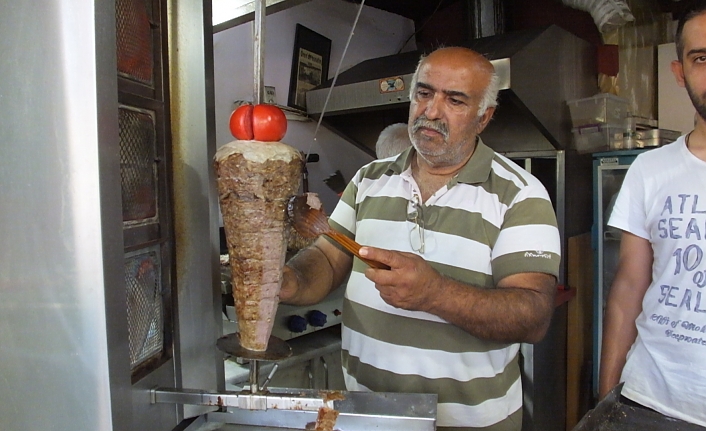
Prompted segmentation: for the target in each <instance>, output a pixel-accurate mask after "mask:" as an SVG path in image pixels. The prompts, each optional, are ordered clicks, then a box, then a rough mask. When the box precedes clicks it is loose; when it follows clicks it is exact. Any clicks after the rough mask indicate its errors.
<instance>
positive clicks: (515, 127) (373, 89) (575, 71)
mask: <svg viewBox="0 0 706 431" xmlns="http://www.w3.org/2000/svg"><path fill="white" fill-rule="evenodd" d="M463 46H466V47H469V48H471V49H473V50H475V51H477V52H480V53H482V54H484V55H485V56H486V57H487V58H488V59H490V60H491V62H492V63H493V65H494V66H495V70H496V73H497V74H498V76H499V78H500V89H501V91H500V94H499V105H498V108H497V109H496V112H495V115H494V117H493V120H492V121H491V122H490V124H489V125H488V127H487V128H486V130H485V131H483V133H482V135H481V137H482V139H483V141H484V142H485V143H486V144H487V145H489V146H490V147H491V148H493V149H495V150H496V151H498V152H517V151H547V150H562V149H567V148H570V147H571V142H572V140H571V121H570V117H569V110H568V107H567V105H566V101H567V100H571V99H577V98H582V97H588V96H592V95H594V94H595V93H597V91H598V88H597V85H596V66H595V48H594V47H593V46H592V45H591V44H589V43H588V42H586V41H585V40H583V39H581V38H579V37H577V36H575V35H573V34H572V33H569V32H568V31H566V30H564V29H562V28H560V27H557V26H554V25H552V26H549V27H542V28H537V29H531V30H526V31H522V32H516V33H506V34H502V35H496V36H491V37H485V38H481V39H475V40H472V41H470V42H468V43H466V44H464V45H463ZM421 55H422V52H421V51H413V52H405V53H401V54H397V55H391V56H387V57H381V58H375V59H371V60H366V61H363V62H362V63H359V64H358V65H356V66H353V67H352V68H350V69H348V70H346V71H344V72H343V73H341V74H340V75H339V77H338V78H337V80H336V85H335V86H334V89H333V91H331V94H330V97H329V88H330V86H331V82H332V81H333V80H330V81H328V82H326V83H324V84H322V85H321V86H320V87H318V88H316V89H314V90H311V91H309V92H308V93H307V112H308V113H309V114H310V115H311V116H312V117H314V118H319V116H320V114H321V112H322V110H324V103H326V99H327V97H328V99H329V100H328V102H327V105H326V108H325V110H324V119H323V123H324V124H325V125H326V126H327V127H328V128H330V129H332V130H333V131H335V132H336V133H338V134H339V135H341V136H343V137H344V138H345V139H347V140H348V141H350V142H352V143H354V144H355V145H357V146H359V147H360V148H362V149H363V150H365V151H366V152H368V153H370V154H371V155H374V148H375V141H376V140H377V136H378V134H379V133H380V131H381V130H382V129H383V128H384V127H385V126H387V125H389V124H392V123H396V122H405V123H406V122H407V118H408V109H409V85H410V82H411V80H412V74H413V73H414V70H415V68H416V66H417V63H418V62H419V58H420V56H421Z"/></svg>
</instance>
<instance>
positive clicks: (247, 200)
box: [215, 141, 303, 351]
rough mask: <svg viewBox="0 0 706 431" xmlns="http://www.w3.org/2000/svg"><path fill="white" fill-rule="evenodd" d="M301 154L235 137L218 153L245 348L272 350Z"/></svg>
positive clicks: (220, 188) (275, 144)
mask: <svg viewBox="0 0 706 431" xmlns="http://www.w3.org/2000/svg"><path fill="white" fill-rule="evenodd" d="M302 163H303V160H302V157H301V153H300V152H299V151H298V150H296V149H294V148H292V147H290V146H288V145H286V144H283V143H280V142H259V141H233V142H231V143H229V144H226V145H224V146H222V147H221V148H219V149H218V151H217V152H216V156H215V168H216V177H217V181H218V196H219V202H220V206H221V214H222V216H223V227H224V230H225V234H226V242H227V244H228V255H229V260H230V267H231V274H232V275H231V282H232V285H233V298H234V300H235V312H236V314H237V316H238V328H239V329H238V333H239V337H240V344H241V346H242V347H244V348H245V349H248V350H252V351H265V350H267V344H268V340H269V338H270V334H271V333H272V326H273V324H274V321H273V319H274V317H275V312H276V311H277V304H278V301H279V290H280V287H281V284H282V268H283V266H284V262H285V255H286V251H287V229H286V223H287V219H286V206H287V201H288V199H289V198H290V197H291V196H292V195H294V194H296V193H297V191H298V189H299V186H300V183H301V172H302Z"/></svg>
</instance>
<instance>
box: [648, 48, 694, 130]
mask: <svg viewBox="0 0 706 431" xmlns="http://www.w3.org/2000/svg"><path fill="white" fill-rule="evenodd" d="M676 59H677V51H676V48H675V45H674V43H665V44H663V45H659V46H658V47H657V60H658V63H657V83H658V85H657V102H658V103H657V104H658V113H659V117H658V118H659V128H660V129H667V130H678V131H680V132H682V133H689V132H691V131H692V130H693V129H694V115H696V109H694V105H693V104H692V103H691V99H689V95H688V94H687V92H686V89H685V88H683V87H680V86H679V85H678V84H677V81H676V78H675V77H674V74H673V73H672V66H671V63H672V61H674V60H676Z"/></svg>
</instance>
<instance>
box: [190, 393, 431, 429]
mask: <svg viewBox="0 0 706 431" xmlns="http://www.w3.org/2000/svg"><path fill="white" fill-rule="evenodd" d="M341 394H342V395H343V398H344V399H343V400H337V401H334V402H333V405H334V409H335V410H337V411H338V412H339V415H338V419H337V420H336V424H335V426H334V429H335V430H339V431H369V430H373V429H381V430H386V431H397V430H399V431H433V430H434V429H436V415H437V411H436V409H437V396H436V394H397V393H378V392H341ZM269 395H270V396H273V397H277V396H282V397H283V398H286V397H289V396H305V397H312V398H315V397H318V396H320V391H317V390H300V389H291V390H286V389H278V391H277V392H272V393H270V394H269ZM317 414H318V413H317V411H316V410H315V409H314V410H283V409H267V410H247V409H239V408H228V409H227V410H226V411H223V412H212V413H207V414H206V415H204V416H201V417H199V418H198V419H197V420H196V421H194V422H193V423H192V424H191V425H189V427H187V428H186V429H185V431H206V430H221V431H239V430H258V431H266V430H276V431H282V430H308V429H313V425H314V424H315V423H316V418H317Z"/></svg>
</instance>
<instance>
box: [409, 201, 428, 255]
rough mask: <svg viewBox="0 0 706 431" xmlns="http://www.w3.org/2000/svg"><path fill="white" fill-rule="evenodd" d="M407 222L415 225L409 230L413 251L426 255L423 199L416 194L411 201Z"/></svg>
mask: <svg viewBox="0 0 706 431" xmlns="http://www.w3.org/2000/svg"><path fill="white" fill-rule="evenodd" d="M407 221H409V222H412V223H413V224H412V227H411V228H410V230H409V245H411V246H412V250H414V251H416V252H418V253H422V254H424V217H423V216H422V204H421V198H420V197H419V195H417V194H416V193H415V194H414V195H413V196H412V200H411V201H409V206H408V208H407Z"/></svg>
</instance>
